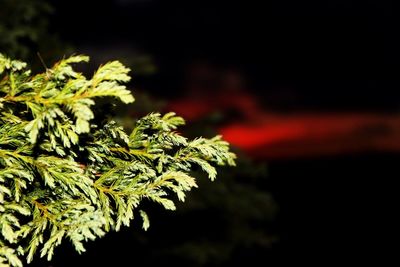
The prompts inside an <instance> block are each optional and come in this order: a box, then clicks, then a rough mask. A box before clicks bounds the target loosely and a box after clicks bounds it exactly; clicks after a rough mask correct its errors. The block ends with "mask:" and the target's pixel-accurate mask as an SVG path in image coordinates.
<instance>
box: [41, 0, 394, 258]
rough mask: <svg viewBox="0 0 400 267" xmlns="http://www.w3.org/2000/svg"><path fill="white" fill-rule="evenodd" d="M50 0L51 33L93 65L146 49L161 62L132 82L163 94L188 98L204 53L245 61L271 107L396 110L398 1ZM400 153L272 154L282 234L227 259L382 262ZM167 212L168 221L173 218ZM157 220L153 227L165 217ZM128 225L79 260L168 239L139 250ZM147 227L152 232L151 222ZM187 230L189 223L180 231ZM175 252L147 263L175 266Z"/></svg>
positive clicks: (124, 253)
mask: <svg viewBox="0 0 400 267" xmlns="http://www.w3.org/2000/svg"><path fill="white" fill-rule="evenodd" d="M50 2H51V3H52V5H53V6H54V12H53V14H52V15H51V17H50V25H49V27H50V32H51V33H56V34H58V35H59V36H60V38H61V40H63V41H65V42H67V43H71V44H72V45H73V47H74V51H76V52H77V53H86V54H89V55H91V56H92V58H93V60H94V62H96V60H97V61H100V62H104V61H105V60H108V59H115V58H118V59H120V60H122V61H124V58H123V55H124V54H127V55H128V54H129V55H131V54H132V53H133V54H137V55H140V54H146V55H151V57H152V59H153V61H154V64H155V65H156V66H157V71H156V72H155V73H154V74H153V75H150V76H145V77H137V78H135V74H134V73H135V72H134V71H135V70H133V76H134V80H133V83H132V84H133V88H134V89H135V87H138V88H141V89H145V90H146V92H147V93H149V94H151V95H154V96H157V97H159V98H162V99H167V100H174V99H177V98H179V97H180V96H182V95H184V94H185V85H184V84H185V79H186V76H185V75H186V74H185V70H186V69H187V68H188V67H189V66H190V64H192V63H193V62H198V61H206V62H207V63H208V64H211V65H213V66H218V67H221V68H232V69H236V70H239V71H240V72H241V73H242V74H243V75H244V76H245V77H246V79H247V81H248V88H247V91H248V93H250V94H251V95H253V96H255V97H256V98H257V99H259V101H260V103H261V105H262V107H263V108H264V109H265V110H273V111H280V112H291V113H296V112H301V111H308V112H311V113H315V114H319V113H321V112H339V113H345V112H349V111H358V112H375V113H379V114H397V112H398V108H399V103H400V101H399V96H400V92H399V90H398V88H399V86H400V80H399V70H400V68H399V67H400V65H399V62H400V53H399V47H400V40H399V38H398V29H399V25H400V23H399V20H400V19H399V18H400V17H399V10H398V8H397V7H396V5H395V4H396V2H395V1H372V0H366V1H351V0H336V1H333V0H325V1H294V0H292V1H288V0H282V1H223V0H222V1H218V0H215V1H209V0H202V1H196V0H191V1H156V0H108V1H107V0H106V1H55V0H54V1H50ZM40 52H41V51H40ZM120 57H122V58H120ZM227 97H229V96H228V95H227ZM244 138H245V137H244ZM399 156H400V153H396V152H390V153H389V152H387V153H386V152H379V153H378V152H374V151H369V152H368V153H349V154H341V155H334V156H329V155H325V156H318V155H317V156H312V157H304V158H302V157H297V158H288V159H275V160H269V161H268V162H267V164H268V176H267V177H264V178H265V179H264V178H263V179H264V180H263V182H262V184H261V185H260V186H261V188H262V189H263V190H265V191H268V192H270V193H271V194H272V196H273V197H274V199H275V201H276V203H277V205H278V207H279V212H278V215H277V218H276V220H275V221H274V223H273V224H272V225H266V226H265V228H268V229H271V231H272V232H274V234H276V235H277V236H278V241H277V242H276V243H274V244H273V245H272V246H270V247H268V248H267V249H259V248H258V249H253V250H252V249H246V250H240V249H239V250H237V251H235V254H234V257H232V258H231V259H230V260H229V261H227V262H225V263H224V264H223V265H221V266H228V265H229V266H248V265H256V264H257V265H265V266H268V265H270V266H283V265H285V264H289V263H290V264H293V263H294V264H308V265H315V266H329V265H331V264H332V265H335V266H336V265H337V264H349V263H350V264H359V263H360V262H361V261H365V262H369V263H372V262H374V261H376V263H377V264H380V265H381V264H382V263H383V261H384V260H385V259H387V258H386V256H385V257H382V256H381V255H380V253H381V252H385V253H390V250H387V249H386V246H388V243H387V241H386V240H385V239H386V238H388V237H389V238H390V237H391V236H392V232H391V230H389V226H390V225H392V224H394V223H393V222H391V221H392V220H391V216H389V215H388V214H393V213H394V214H395V213H396V212H397V207H394V206H395V204H394V203H395V200H396V195H397V194H396V190H395V188H396V187H395V186H394V184H395V181H396V180H397V179H398V177H399V172H400V171H399V168H398V164H399V160H400V158H399ZM258 161H259V162H260V163H264V162H265V160H264V159H258ZM160 213H162V211H160ZM160 216H161V215H160ZM166 216H167V217H163V216H161V218H163V219H165V218H170V219H171V218H172V217H173V216H174V215H173V214H170V215H166ZM154 221H156V223H155V224H153V225H152V229H154V228H155V229H157V226H160V225H163V224H168V223H167V222H164V221H162V222H158V221H157V218H156V219H154ZM189 223H194V225H192V226H193V228H190V229H192V230H193V231H198V230H196V228H195V227H194V226H198V225H197V224H199V222H197V224H196V223H195V222H193V221H190V222H189ZM136 227H138V225H136ZM160 227H161V226H160ZM182 227H186V226H184V225H183V224H182ZM218 227H220V228H218ZM223 227H224V226H223V225H222V226H221V225H219V226H218V225H217V226H215V228H214V231H216V233H218V231H222V229H223ZM269 227H270V228H269ZM207 229H212V228H207ZM127 231H128V230H124V231H123V232H121V233H118V234H113V235H110V236H109V237H106V238H104V240H101V241H97V242H98V243H96V242H95V243H96V245H93V244H89V245H88V253H86V254H85V255H83V256H81V260H80V261H79V262H80V263H82V266H83V265H85V264H86V265H93V266H95V265H99V266H104V265H105V264H107V265H112V266H130V265H135V264H136V265H142V266H143V265H144V266H148V265H146V258H147V259H149V258H151V257H152V256H153V254H152V249H153V248H154V247H168V245H169V242H170V240H168V239H159V240H158V242H156V243H150V245H148V246H143V247H142V246H141V244H142V243H140V241H138V242H137V243H135V239H134V238H132V235H131V234H128V232H127ZM150 231H155V232H150V235H155V236H154V240H157V232H156V230H150ZM129 233H131V232H129ZM191 235H195V234H194V233H190V232H188V230H187V229H186V230H185V232H182V233H181V234H180V235H178V236H180V237H181V236H191ZM163 238H165V237H163ZM169 238H171V239H173V238H176V237H174V236H170V237H169ZM178 239H179V238H178ZM393 239H394V238H393ZM171 242H172V241H171ZM61 254H62V255H61ZM75 255H76V254H75V253H74V252H72V250H71V249H70V250H68V249H64V251H63V253H60V255H58V256H57V257H56V259H55V262H56V264H55V266H63V264H64V265H65V264H68V265H71V263H73V264H72V265H76V262H77V261H78V260H77V259H76V258H75ZM135 255H140V257H139V256H135ZM169 260H170V259H168V258H159V259H156V260H154V259H153V261H152V262H153V263H154V262H156V263H158V264H160V265H161V264H163V265H166V264H168V265H169V264H177V265H179V264H180V263H179V262H178V263H176V262H174V261H172V260H171V261H169Z"/></svg>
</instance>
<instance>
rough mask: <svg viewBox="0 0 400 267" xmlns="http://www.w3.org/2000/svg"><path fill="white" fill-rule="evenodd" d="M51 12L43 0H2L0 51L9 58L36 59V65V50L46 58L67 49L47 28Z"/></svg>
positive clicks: (35, 60) (0, 3)
mask: <svg viewBox="0 0 400 267" xmlns="http://www.w3.org/2000/svg"><path fill="white" fill-rule="evenodd" d="M53 12H54V10H53V8H52V6H51V5H50V4H49V3H48V2H47V1H45V0H1V1H0V36H1V38H0V51H2V53H5V54H7V55H8V56H10V57H12V58H20V59H23V60H25V61H30V62H37V64H36V65H39V64H40V61H39V60H38V58H37V55H36V53H40V54H41V56H42V57H43V59H44V60H45V61H46V62H53V61H54V60H55V59H56V58H58V57H59V56H60V55H62V54H64V53H68V52H69V46H68V45H66V44H65V43H64V42H61V40H60V39H59V38H58V37H57V35H56V34H55V33H54V34H53V33H50V32H49V31H50V29H49V26H50V24H49V17H50V16H51V14H52V13H53ZM34 67H37V66H34Z"/></svg>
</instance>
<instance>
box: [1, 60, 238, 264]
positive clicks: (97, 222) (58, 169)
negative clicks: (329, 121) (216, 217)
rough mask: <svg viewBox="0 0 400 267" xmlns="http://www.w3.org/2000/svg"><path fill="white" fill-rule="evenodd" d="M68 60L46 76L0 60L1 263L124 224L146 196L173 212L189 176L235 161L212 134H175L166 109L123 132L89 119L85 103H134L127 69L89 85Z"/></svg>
mask: <svg viewBox="0 0 400 267" xmlns="http://www.w3.org/2000/svg"><path fill="white" fill-rule="evenodd" d="M87 61H88V57H86V56H81V55H78V56H72V57H69V58H66V59H63V60H61V61H60V62H58V63H56V64H55V65H54V66H53V67H52V68H51V69H47V71H46V72H45V73H40V74H37V75H31V73H30V71H29V70H26V64H25V63H23V62H20V61H15V60H10V59H9V58H7V57H5V56H3V55H1V54H0V79H1V80H0V112H1V116H0V232H1V234H0V266H22V261H21V260H20V258H21V256H26V259H27V262H28V263H29V262H31V261H32V259H33V257H34V255H35V254H36V252H38V251H39V253H40V256H41V257H47V259H48V260H50V259H51V258H52V256H53V253H54V249H55V248H56V247H57V246H58V245H60V243H61V242H62V241H63V240H64V239H69V240H70V241H71V242H72V244H73V246H74V247H75V249H76V250H77V251H78V252H79V253H81V252H84V251H85V249H84V246H83V242H84V241H87V240H94V239H96V238H97V237H101V236H103V235H104V234H105V233H106V232H107V231H110V230H116V231H118V230H119V229H120V228H121V226H129V224H130V222H131V220H132V219H133V218H134V216H136V214H138V215H139V216H140V217H141V218H142V220H143V228H144V229H147V228H148V227H149V218H148V216H147V214H146V212H145V211H143V210H142V209H140V207H139V205H140V203H141V202H142V201H143V200H146V199H147V200H150V201H153V202H156V203H159V204H160V205H162V206H163V207H164V208H165V209H168V210H174V209H175V204H174V202H173V199H174V198H173V197H172V196H173V195H176V196H177V197H178V199H179V200H180V201H184V199H185V196H186V193H187V192H188V191H190V190H191V189H192V188H194V187H197V184H196V180H195V178H193V177H192V176H190V171H191V170H192V168H193V167H194V166H196V165H197V166H200V168H201V169H202V170H204V171H205V172H206V173H207V175H208V177H209V178H210V179H211V180H213V179H215V177H216V170H215V166H217V165H234V164H235V163H234V159H235V155H234V154H233V153H232V152H230V151H229V145H228V143H227V142H225V141H223V140H222V139H221V137H220V136H217V137H214V138H212V139H205V138H197V139H194V140H188V139H186V138H185V137H183V136H181V135H180V134H179V133H178V132H176V129H177V127H178V126H180V125H183V124H184V120H183V119H182V118H181V117H178V116H176V115H175V114H174V113H168V114H165V115H160V114H158V113H153V114H150V115H148V116H146V117H144V118H142V119H140V120H138V121H137V122H136V124H135V127H134V128H133V130H132V132H131V133H130V134H127V133H125V131H124V130H123V128H122V127H121V126H118V125H117V124H116V123H115V122H113V121H110V122H106V123H102V124H98V125H95V124H94V123H91V121H92V120H93V118H94V117H95V114H94V113H93V111H92V107H93V105H95V102H94V99H96V98H98V97H112V98H115V99H118V100H120V101H122V102H123V103H126V104H128V103H132V102H133V101H134V98H133V97H132V95H131V93H130V91H129V90H127V89H126V87H125V86H124V85H122V83H125V82H128V81H129V80H130V77H129V76H128V72H129V69H128V68H126V67H124V66H123V65H122V64H121V63H119V62H118V61H113V62H110V63H107V64H105V65H103V66H101V67H100V68H99V69H98V70H97V71H96V72H95V73H94V75H93V77H92V78H91V79H87V78H86V77H85V76H84V75H83V74H81V73H79V72H76V71H75V70H74V69H73V68H72V64H73V63H80V62H87Z"/></svg>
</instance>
